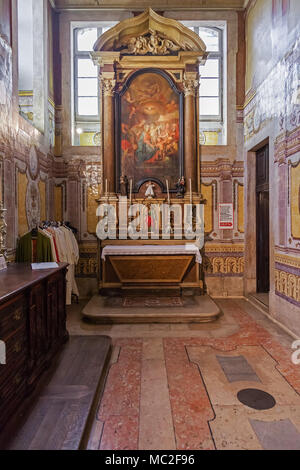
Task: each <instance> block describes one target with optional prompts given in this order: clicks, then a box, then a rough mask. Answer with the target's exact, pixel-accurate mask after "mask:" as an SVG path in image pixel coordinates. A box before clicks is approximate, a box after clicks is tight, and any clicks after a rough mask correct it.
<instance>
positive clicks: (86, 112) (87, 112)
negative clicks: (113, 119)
mask: <svg viewBox="0 0 300 470" xmlns="http://www.w3.org/2000/svg"><path fill="white" fill-rule="evenodd" d="M78 114H79V115H80V116H98V98H78Z"/></svg>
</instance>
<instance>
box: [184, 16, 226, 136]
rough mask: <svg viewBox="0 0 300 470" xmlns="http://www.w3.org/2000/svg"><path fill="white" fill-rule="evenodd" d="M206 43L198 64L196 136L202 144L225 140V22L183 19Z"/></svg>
mask: <svg viewBox="0 0 300 470" xmlns="http://www.w3.org/2000/svg"><path fill="white" fill-rule="evenodd" d="M183 24H185V25H186V26H187V27H189V28H190V29H191V30H192V31H194V32H195V33H196V34H198V35H199V36H200V37H201V39H202V40H203V42H204V43H205V45H206V48H207V52H208V57H207V61H206V64H205V65H203V66H200V75H201V82H200V83H201V84H200V90H199V96H200V100H199V112H200V140H201V144H202V145H225V144H226V93H225V77H226V54H225V24H224V25H223V24H218V25H213V24H210V23H208V24H204V23H203V22H202V21H201V22H200V21H198V22H192V21H184V22H183Z"/></svg>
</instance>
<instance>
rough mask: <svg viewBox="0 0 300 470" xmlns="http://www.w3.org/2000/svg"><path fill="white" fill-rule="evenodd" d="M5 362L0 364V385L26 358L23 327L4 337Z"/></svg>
mask: <svg viewBox="0 0 300 470" xmlns="http://www.w3.org/2000/svg"><path fill="white" fill-rule="evenodd" d="M5 345H6V364H3V365H0V386H1V384H2V383H3V382H4V381H5V380H6V378H7V376H8V375H9V374H10V373H12V372H13V371H15V370H17V369H18V368H20V367H21V366H22V365H24V364H25V363H26V361H27V358H28V344H27V335H26V330H25V328H20V329H19V330H17V331H15V332H14V333H12V334H11V335H10V336H9V337H7V338H6V339H5Z"/></svg>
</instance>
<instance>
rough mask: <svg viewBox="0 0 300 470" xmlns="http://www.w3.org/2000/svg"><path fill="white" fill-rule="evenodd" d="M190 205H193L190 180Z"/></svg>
mask: <svg viewBox="0 0 300 470" xmlns="http://www.w3.org/2000/svg"><path fill="white" fill-rule="evenodd" d="M190 203H191V204H193V192H192V180H191V178H190Z"/></svg>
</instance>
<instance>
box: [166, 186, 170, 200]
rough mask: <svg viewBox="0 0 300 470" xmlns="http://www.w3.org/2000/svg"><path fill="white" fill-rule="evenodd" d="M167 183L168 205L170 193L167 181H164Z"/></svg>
mask: <svg viewBox="0 0 300 470" xmlns="http://www.w3.org/2000/svg"><path fill="white" fill-rule="evenodd" d="M166 183H167V191H168V204H169V205H170V191H169V181H168V180H167V181H166Z"/></svg>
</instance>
